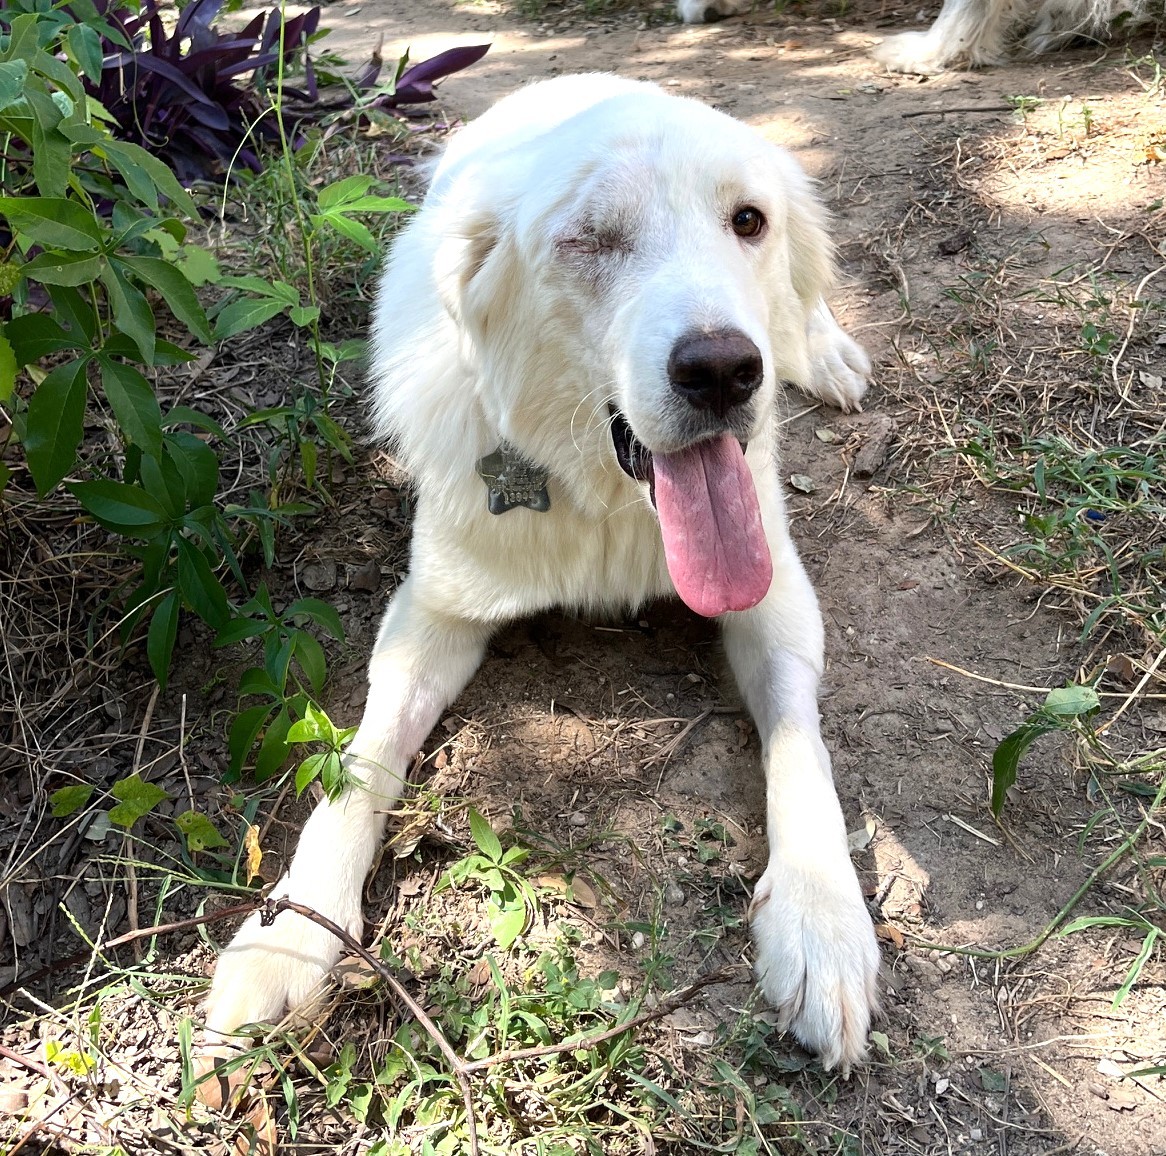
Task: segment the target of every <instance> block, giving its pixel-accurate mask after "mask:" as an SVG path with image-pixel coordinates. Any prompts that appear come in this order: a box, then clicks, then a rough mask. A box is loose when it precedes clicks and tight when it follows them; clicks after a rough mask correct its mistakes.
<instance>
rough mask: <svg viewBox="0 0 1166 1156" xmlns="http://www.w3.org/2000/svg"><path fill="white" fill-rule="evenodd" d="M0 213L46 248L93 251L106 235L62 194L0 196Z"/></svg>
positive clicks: (17, 231) (18, 231)
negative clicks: (52, 195) (61, 195)
mask: <svg viewBox="0 0 1166 1156" xmlns="http://www.w3.org/2000/svg"><path fill="white" fill-rule="evenodd" d="M0 214H3V215H4V216H5V217H7V218H8V222H9V224H11V226H12V230H13V232H15V233H20V234H23V235H24V237H26V238H27V239H28V240H29V241H35V242H36V243H37V244H38V245H43V246H44V247H45V248H46V249H69V250H74V251H77V252H83V253H95V252H97V250H99V249H100V248H101V243H102V241H103V240H104V238H105V236H106V235H107V234H106V230H105V229H104V228H103V227H102V226H101V224H100V223H99V222H98V220H97V218H96V217H94V215H93V213H91V212H90V211H89V210H88V209H86V208H84V206H82V205H81V204H79V203H78V202H77V201H71V200H69V199H68V198H66V197H0Z"/></svg>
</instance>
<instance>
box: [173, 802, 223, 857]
mask: <svg viewBox="0 0 1166 1156" xmlns="http://www.w3.org/2000/svg"><path fill="white" fill-rule="evenodd" d="M174 823H175V825H176V826H177V827H178V829H179V830H180V831H181V832H182V834H183V837H184V838H185V839H186V849H187V850H188V851H189V852H190V853H191V854H192V855H194V854H196V853H197V852H199V851H206V850H208V849H212V850H213V849H214V848H215V847H226V846H228V843H227V841H226V839H224V838H223V837H222V835H220V834H219V832H218V830H217V829H216V828H215V825H214V823H212V822H211V821H210V819H208V818H207V817H206V816H205V815H202V814H199V812H198V811H183V813H182V814H181V815H179V816H178V818H176V819H175V820H174Z"/></svg>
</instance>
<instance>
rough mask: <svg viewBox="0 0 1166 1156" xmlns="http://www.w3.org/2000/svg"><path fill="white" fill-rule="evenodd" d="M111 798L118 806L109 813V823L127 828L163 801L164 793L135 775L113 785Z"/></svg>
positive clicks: (159, 788)
mask: <svg viewBox="0 0 1166 1156" xmlns="http://www.w3.org/2000/svg"><path fill="white" fill-rule="evenodd" d="M113 797H114V798H115V799H117V800H118V805H117V806H116V807H114V808H113V809H112V810H111V811H110V812H109V821H110V822H111V823H116V824H117V825H118V826H119V827H127V828H128V827H132V826H133V825H134V824H135V823H136V822H137V821H138V820H139V819H140V818H141V817H142V816H143V815H146V814H149V812H150V811H152V810H153V809H154V808H155V807H156V806H157V805H158V804H159V803H160V802H161V801H162V800H163V799H165V798H166V792H165V791H164V790H162V788H161V787H158V786H155V784H153V783H147V782H146V781H145V780H144V779H143V778H142V776H141V775H136V774H135V775H130V776H129V778H126V779H119V780H118V781H117V782H116V783H114V784H113Z"/></svg>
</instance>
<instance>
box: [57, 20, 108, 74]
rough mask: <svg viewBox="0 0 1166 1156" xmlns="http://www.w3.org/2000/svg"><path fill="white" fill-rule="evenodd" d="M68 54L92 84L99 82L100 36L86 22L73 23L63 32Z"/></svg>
mask: <svg viewBox="0 0 1166 1156" xmlns="http://www.w3.org/2000/svg"><path fill="white" fill-rule="evenodd" d="M65 44H66V45H67V47H68V49H69V55H70V56H72V58H73V59H74V60H75V61H76V62H77V64H78V66H79V67H80V69H81V71H82V72H83V73H84V74H85V75H86V76H87V77H88V78H89V80H91V81H92V82H93V83H94V84H100V83H101V67H102V52H101V37H100V36H98V34H97V32H96V31H95V30H94V29H92V28H90V27H89V25H88V24H74V25H73V27H72V28H70V29H69V31H68V32H67V33H65Z"/></svg>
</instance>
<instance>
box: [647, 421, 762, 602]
mask: <svg viewBox="0 0 1166 1156" xmlns="http://www.w3.org/2000/svg"><path fill="white" fill-rule="evenodd" d="M652 462H653V466H654V469H655V475H656V481H655V497H656V511H657V513H658V514H659V515H660V530H661V532H662V534H663V536H664V557H665V558H666V559H667V562H668V573H669V574H670V575H671V576H672V582H673V585H675V587H676V593H677V594H679V595H680V597H681V598H682V599H683V600H684V602H685V603H686V604H687V605H688V606H690V607H691V608H692V609H693V610H695V611H696V612H697V614H703V615H705V616H706V617H708V618H712V617H715V616H716V615H718V614H724V613H725V611H726V610H748V609H749V607H751V606H756V605H757V603H758V602H760V601H761V599H762V598H764V597H765V592H766V591H767V590H768V589H769V583H770V581H771V580H772V579H773V562H772V560H771V559H770V557H769V543H768V542H766V540H765V528H764V527H763V526H762V524H761V509H760V507H759V506H758V505H757V491H756V490H755V489H754V488H753V476H752V474H750V473H749V467H748V466H747V465H746V464H745V455H744V454H743V453H742V452H741V446H740V443H739V442H738V441H737V439H736V438H734V437H731V436H730V435H728V434H724V435H722V436H721V437H719V438H715V439H713V440H712V441H706V442H698V443H697V444H696V445H694V446H689V448H688V449H686V450H681V451H680V452H679V453H675V454H659V453H658V454H653V455H652Z"/></svg>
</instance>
